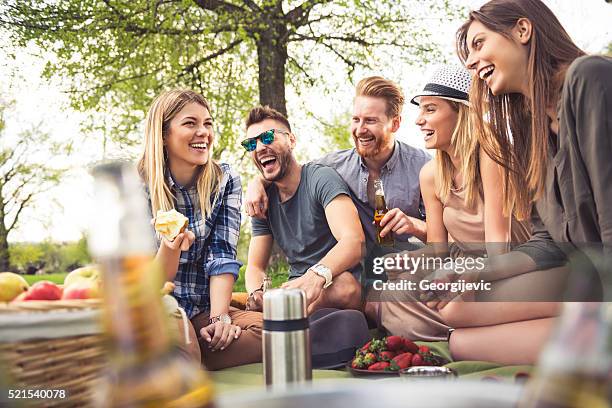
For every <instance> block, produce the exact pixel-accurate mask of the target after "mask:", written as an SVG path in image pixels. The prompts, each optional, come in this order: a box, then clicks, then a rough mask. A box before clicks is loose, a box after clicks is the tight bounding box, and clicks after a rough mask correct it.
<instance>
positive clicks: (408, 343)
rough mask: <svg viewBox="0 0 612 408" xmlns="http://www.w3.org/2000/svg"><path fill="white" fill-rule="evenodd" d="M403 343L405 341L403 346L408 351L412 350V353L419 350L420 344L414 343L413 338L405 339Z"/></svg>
mask: <svg viewBox="0 0 612 408" xmlns="http://www.w3.org/2000/svg"><path fill="white" fill-rule="evenodd" d="M402 343H404V344H403V347H402V348H403V349H404V350H406V351H409V352H411V353H412V354H414V353H416V352H418V351H419V346H417V345H416V344H414V342H413V341H412V340H408V339H403V341H402Z"/></svg>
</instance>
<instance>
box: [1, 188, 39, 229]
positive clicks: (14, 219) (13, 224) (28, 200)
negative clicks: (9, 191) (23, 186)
mask: <svg viewBox="0 0 612 408" xmlns="http://www.w3.org/2000/svg"><path fill="white" fill-rule="evenodd" d="M32 197H34V193H30V194H29V195H28V196H27V197H26V198H25V199H24V200H23V201H21V203H20V204H19V209H18V210H17V213H16V214H15V218H13V222H12V223H11V225H10V226H9V227H8V228H7V229H6V232H7V234H8V233H9V232H11V230H12V229H13V228H14V227H15V225H16V224H17V221H18V220H19V215H21V212H22V211H23V209H24V208H25V207H27V205H28V203H29V202H30V200H31V199H32Z"/></svg>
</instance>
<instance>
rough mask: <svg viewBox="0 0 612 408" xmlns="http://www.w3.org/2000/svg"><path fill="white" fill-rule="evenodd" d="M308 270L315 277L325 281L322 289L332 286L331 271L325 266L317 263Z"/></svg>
mask: <svg viewBox="0 0 612 408" xmlns="http://www.w3.org/2000/svg"><path fill="white" fill-rule="evenodd" d="M310 269H312V271H313V272H314V273H316V274H317V275H319V276H321V277H322V278H323V279H325V284H324V285H323V289H326V288H327V287H329V285H331V284H332V273H331V270H330V269H329V268H328V267H327V266H325V265H323V264H320V263H318V264H316V265H313V266H311V267H310Z"/></svg>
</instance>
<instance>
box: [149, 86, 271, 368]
mask: <svg viewBox="0 0 612 408" xmlns="http://www.w3.org/2000/svg"><path fill="white" fill-rule="evenodd" d="M210 111H211V109H210V104H209V103H208V101H206V99H205V98H204V97H203V96H202V95H200V94H197V93H195V92H193V91H188V90H180V89H178V90H172V91H168V92H165V93H163V94H161V95H159V96H158V97H157V98H156V99H155V100H154V101H153V103H152V105H151V107H150V108H149V112H148V113H147V118H146V122H145V140H144V143H145V148H144V153H143V155H142V158H141V159H140V161H139V164H138V169H139V172H140V174H141V177H142V178H143V181H144V183H145V185H146V189H147V194H148V198H149V203H150V206H151V213H152V214H156V213H157V210H164V211H167V210H170V209H173V208H174V209H176V210H177V211H178V212H180V213H182V214H183V215H185V216H186V217H187V218H188V219H189V225H188V228H187V230H185V232H183V233H181V234H179V235H178V236H177V237H176V238H175V239H174V240H173V241H172V242H170V241H168V240H166V239H165V238H163V237H159V239H160V242H159V250H158V252H157V259H158V260H159V261H160V264H161V265H162V267H163V270H164V272H165V274H166V278H167V280H169V281H173V282H174V284H175V285H176V288H175V290H174V292H173V293H172V295H173V296H174V297H175V298H176V299H177V301H178V302H179V304H180V306H181V307H182V308H183V309H185V311H186V313H187V315H188V316H189V318H190V320H191V323H192V324H193V327H194V329H195V331H196V332H197V333H198V335H197V337H198V341H199V345H200V350H201V359H202V363H204V364H205V365H206V367H207V368H209V369H212V370H215V369H220V368H225V367H230V366H235V365H240V364H246V363H252V362H258V361H261V326H262V318H261V313H257V312H244V311H240V310H238V309H235V308H231V307H230V301H231V295H232V287H233V284H234V281H235V279H236V278H237V277H238V270H239V268H240V266H241V264H240V262H238V261H237V260H236V247H237V244H238V236H239V234H240V203H241V192H242V188H241V184H240V177H239V176H238V175H237V174H236V173H235V172H234V171H233V170H232V169H231V168H230V166H229V165H227V164H224V163H217V162H215V161H214V160H213V159H212V153H211V151H212V147H213V145H214V139H215V136H214V131H213V118H212V116H211V113H210Z"/></svg>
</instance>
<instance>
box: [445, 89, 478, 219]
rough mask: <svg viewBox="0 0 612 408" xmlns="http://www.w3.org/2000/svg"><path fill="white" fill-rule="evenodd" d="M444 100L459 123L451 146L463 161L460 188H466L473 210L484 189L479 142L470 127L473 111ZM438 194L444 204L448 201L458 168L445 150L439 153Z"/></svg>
mask: <svg viewBox="0 0 612 408" xmlns="http://www.w3.org/2000/svg"><path fill="white" fill-rule="evenodd" d="M445 101H446V102H447V103H448V104H449V105H450V106H451V108H453V110H454V111H455V112H457V123H456V124H455V129H454V130H453V134H452V136H451V143H450V144H451V147H452V148H453V150H454V152H455V154H456V155H457V157H459V159H460V166H459V172H460V173H461V175H462V179H463V185H462V186H457V187H459V188H461V187H462V188H464V189H465V192H466V194H465V204H466V205H467V206H468V207H470V208H474V206H475V205H476V202H477V199H478V196H479V194H480V191H481V189H482V180H481V177H480V171H479V159H478V153H479V143H478V138H477V137H476V135H474V134H472V131H471V125H470V108H469V107H468V106H467V105H464V104H462V103H459V102H455V101H450V100H447V99H445ZM435 160H436V167H437V172H436V173H437V179H436V187H437V194H438V197H439V198H440V201H441V202H443V203H444V202H446V200H447V199H448V195H449V194H450V191H451V188H452V187H453V176H454V175H455V167H454V165H453V162H452V160H451V157H450V155H449V154H448V153H447V152H445V151H443V150H438V151H437V152H436V158H435Z"/></svg>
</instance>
